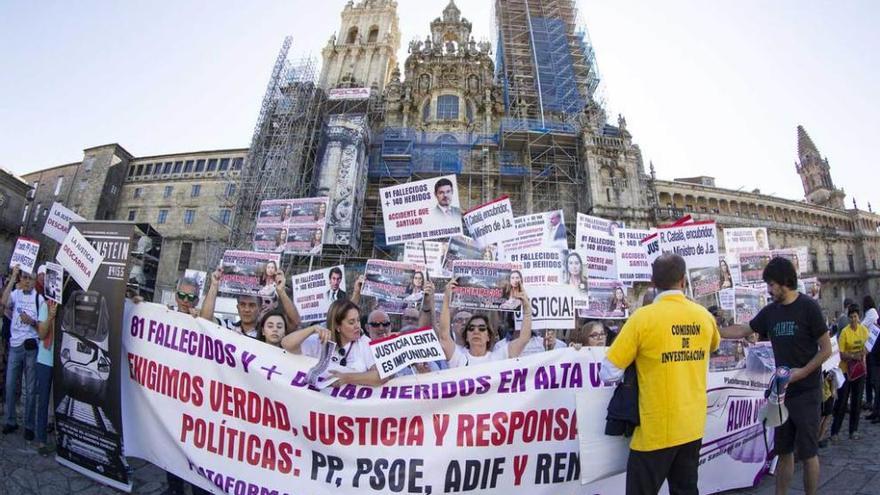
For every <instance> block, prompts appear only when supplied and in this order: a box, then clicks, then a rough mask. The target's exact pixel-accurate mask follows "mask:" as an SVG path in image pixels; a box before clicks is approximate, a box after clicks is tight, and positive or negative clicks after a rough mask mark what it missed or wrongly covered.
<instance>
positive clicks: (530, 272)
mask: <svg viewBox="0 0 880 495" xmlns="http://www.w3.org/2000/svg"><path fill="white" fill-rule="evenodd" d="M507 261H509V262H511V263H516V264H518V265H520V267H521V268H520V272H521V273H522V280H523V283H524V284H526V285H541V284H561V283H562V281H563V277H564V275H565V253H564V252H562V251H560V250H559V249H548V248H532V249H526V250H523V251H518V252H515V253H511V254H509V255H508V256H507Z"/></svg>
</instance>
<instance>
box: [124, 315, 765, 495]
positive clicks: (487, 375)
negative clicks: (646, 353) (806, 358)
mask: <svg viewBox="0 0 880 495" xmlns="http://www.w3.org/2000/svg"><path fill="white" fill-rule="evenodd" d="M171 328H174V329H177V332H176V333H169V331H168V330H167V329H171ZM122 335H123V346H124V348H123V352H124V353H125V356H126V357H127V366H128V370H129V372H127V373H125V374H123V375H121V376H122V393H123V397H124V399H123V401H122V404H123V411H122V417H123V418H124V424H123V429H124V431H125V450H126V454H127V455H128V456H131V457H138V458H141V459H144V460H146V461H148V462H151V463H154V464H156V465H157V466H159V467H160V468H161V469H164V470H167V471H169V472H171V473H173V474H175V475H177V476H180V477H182V478H184V479H185V480H186V481H189V482H191V483H194V484H196V485H197V486H199V487H202V488H205V489H208V490H214V491H217V492H226V493H272V492H277V493H310V494H314V495H339V494H340V493H354V492H356V493H361V494H387V493H411V494H415V493H420V494H423V495H425V494H436V495H439V494H441V493H480V494H484V495H502V494H504V495H506V494H510V493H516V492H522V493H528V494H534V495H551V494H552V495H575V494H586V493H588V494H591V495H593V494H598V495H617V494H620V493H624V491H625V478H626V474H625V472H624V471H625V466H626V453H627V443H628V439H627V438H624V437H613V436H608V435H605V434H604V429H605V416H606V414H607V404H608V401H609V400H610V398H611V395H612V393H613V391H614V387H613V386H607V385H605V384H603V383H602V382H601V380H600V379H599V368H600V364H601V362H602V359H603V357H604V353H603V352H602V350H601V349H596V348H585V349H582V350H580V351H576V350H574V349H561V350H557V351H554V352H541V353H537V354H533V355H530V356H527V357H523V358H520V359H517V360H502V361H493V362H490V363H485V364H477V365H472V366H467V367H461V368H455V369H448V370H442V371H439V372H435V373H429V374H424V375H415V376H403V377H398V378H393V379H391V380H390V381H388V382H387V383H384V384H382V385H380V386H377V387H367V386H359V385H343V386H340V387H338V388H333V387H329V388H326V389H324V390H323V391H316V390H311V389H310V388H309V387H308V385H307V383H308V382H307V373H308V370H309V369H311V368H312V367H314V366H315V365H316V364H317V363H318V361H317V359H315V358H312V357H307V356H300V355H292V354H290V353H287V352H284V351H283V350H281V349H278V348H276V347H272V346H267V345H265V344H263V343H261V342H258V341H256V340H254V339H250V338H247V337H245V336H242V335H239V334H236V333H234V332H230V331H228V330H226V329H224V328H221V327H219V326H217V325H215V324H213V323H212V322H210V321H207V320H203V319H195V318H191V317H189V316H188V315H184V314H180V313H176V312H173V311H168V310H167V309H166V308H164V307H162V306H158V305H155V304H150V303H143V304H138V305H135V306H134V307H133V308H132V312H131V314H130V315H128V317H127V318H126V322H125V328H124V329H123V331H122ZM216 350H219V352H216ZM745 353H746V361H747V362H748V363H749V366H747V367H746V368H743V369H737V370H732V371H728V372H710V373H709V374H708V379H707V394H708V409H707V411H706V429H705V432H706V434H705V436H704V441H703V443H704V446H703V448H702V449H701V451H700V472H699V480H700V486H699V490H700V493H717V492H720V491H724V490H730V489H734V488H742V487H746V486H751V485H752V484H753V483H755V481H756V480H757V479H760V476H761V474H762V473H763V472H764V470H765V459H766V455H767V453H766V449H765V448H764V441H763V438H762V436H761V433H762V430H761V424H760V422H759V421H758V419H757V415H756V414H755V411H756V410H757V408H758V407H759V406H760V405H761V403H763V401H764V399H763V392H764V388H765V386H764V384H766V383H767V381H768V379H769V376H770V373H771V370H768V369H766V367H765V366H763V362H764V361H763V360H761V359H750V354H751V348H746V349H745ZM160 376H174V377H177V381H176V385H177V386H175V387H169V386H166V385H167V381H166V380H159V379H156V377H160ZM752 384H757V385H752ZM220 442H222V448H221V443H220ZM392 454H393V455H392ZM392 473H396V474H392ZM467 473H470V474H467ZM478 473H479V474H478ZM597 480H598V481H597Z"/></svg>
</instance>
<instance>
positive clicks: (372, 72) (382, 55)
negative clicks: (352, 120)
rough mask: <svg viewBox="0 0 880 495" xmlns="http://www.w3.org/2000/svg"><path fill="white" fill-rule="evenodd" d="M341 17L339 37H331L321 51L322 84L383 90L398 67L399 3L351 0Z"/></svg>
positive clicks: (378, 0)
mask: <svg viewBox="0 0 880 495" xmlns="http://www.w3.org/2000/svg"><path fill="white" fill-rule="evenodd" d="M341 17H342V23H341V24H340V26H339V36H338V37H337V35H335V34H334V35H333V36H331V37H330V39H329V40H328V41H327V45H326V46H325V47H324V49H323V50H322V51H321V56H322V58H323V64H322V67H321V80H320V85H321V87H322V88H324V89H333V88H373V89H375V90H376V91H378V92H379V93H381V92H382V91H384V89H385V84H386V83H387V82H388V80H389V79H390V77H391V70H392V69H393V68H394V67H396V66H397V50H398V49H399V48H400V30H399V27H398V18H397V2H396V1H394V0H361V1H359V2H358V3H357V5H355V4H354V2H353V1H351V0H349V2H348V3H347V4H346V5H345V8H344V9H343V10H342V15H341Z"/></svg>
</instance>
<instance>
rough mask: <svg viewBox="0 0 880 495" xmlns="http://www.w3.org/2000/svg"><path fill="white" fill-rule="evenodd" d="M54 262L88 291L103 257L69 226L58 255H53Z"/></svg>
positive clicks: (77, 231)
mask: <svg viewBox="0 0 880 495" xmlns="http://www.w3.org/2000/svg"><path fill="white" fill-rule="evenodd" d="M55 260H56V261H58V264H59V265H61V266H63V267H64V269H66V270H67V273H69V274H70V276H71V277H73V279H74V280H75V281H76V283H77V284H79V286H80V287H81V288H82V289H83V290H89V286H90V285H92V279H94V278H95V273H97V272H98V267H99V266H101V263H102V262H103V261H104V257H103V256H101V255H100V254H99V253H98V251H96V250H95V248H94V247H92V245H91V244H90V243H89V241H88V240H86V238H85V237H83V236H82V234H80V233H79V230H77V229H76V227H73V226H71V227H70V231H69V232H68V233H67V237H65V238H64V242H62V243H61V247H60V248H59V249H58V254H57V255H55Z"/></svg>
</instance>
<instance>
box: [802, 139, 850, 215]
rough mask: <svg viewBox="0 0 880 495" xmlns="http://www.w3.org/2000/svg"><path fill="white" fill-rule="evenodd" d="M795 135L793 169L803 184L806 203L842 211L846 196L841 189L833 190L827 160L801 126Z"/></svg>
mask: <svg viewBox="0 0 880 495" xmlns="http://www.w3.org/2000/svg"><path fill="white" fill-rule="evenodd" d="M797 134H798V161H797V162H795V167H796V168H797V172H798V175H800V176H801V182H803V184H804V196H805V198H806V200H807V202H809V203H813V204H817V205H821V206H828V207H830V208H837V209H840V210H842V209H844V205H843V198H844V197H845V196H846V194H845V193H844V192H843V190H841V189H835V187H834V182H833V181H832V180H831V167H830V166H829V165H828V158H822V157H821V156H820V155H819V150H818V148H816V145H815V144H813V140H812V139H810V135H809V134H807V131H805V130H804V127H803V126H800V125H799V126H798V128H797Z"/></svg>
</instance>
